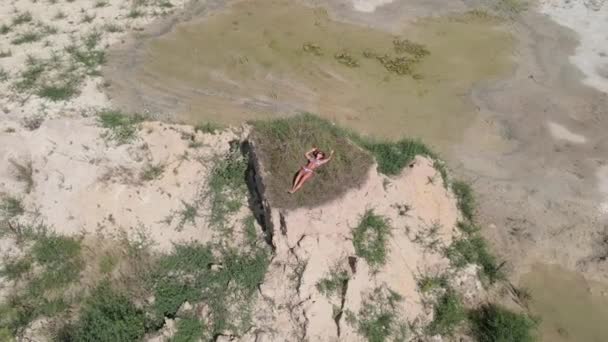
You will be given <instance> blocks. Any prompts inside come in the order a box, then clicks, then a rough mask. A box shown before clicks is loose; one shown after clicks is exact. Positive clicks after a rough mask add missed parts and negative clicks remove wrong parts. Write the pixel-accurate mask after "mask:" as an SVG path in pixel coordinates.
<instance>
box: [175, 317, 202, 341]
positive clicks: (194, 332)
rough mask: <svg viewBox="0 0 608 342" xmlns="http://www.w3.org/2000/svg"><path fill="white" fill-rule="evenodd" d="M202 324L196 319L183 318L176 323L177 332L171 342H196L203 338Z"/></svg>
mask: <svg viewBox="0 0 608 342" xmlns="http://www.w3.org/2000/svg"><path fill="white" fill-rule="evenodd" d="M203 329H204V327H203V323H202V322H201V321H200V320H199V319H197V318H196V317H184V318H182V319H180V320H179V321H178V322H177V332H176V333H175V335H174V336H173V338H171V342H191V341H198V340H199V339H200V338H201V337H202V336H203Z"/></svg>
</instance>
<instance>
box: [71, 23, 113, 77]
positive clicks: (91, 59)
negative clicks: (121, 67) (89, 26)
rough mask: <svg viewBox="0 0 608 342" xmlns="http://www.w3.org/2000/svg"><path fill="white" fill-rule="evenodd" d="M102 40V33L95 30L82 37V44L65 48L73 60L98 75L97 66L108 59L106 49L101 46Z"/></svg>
mask: <svg viewBox="0 0 608 342" xmlns="http://www.w3.org/2000/svg"><path fill="white" fill-rule="evenodd" d="M100 40H101V33H100V32H98V31H94V32H91V33H89V34H87V35H85V36H84V37H82V39H81V44H80V45H75V44H72V45H70V46H68V47H66V49H65V50H66V52H67V53H68V54H69V55H70V56H71V57H72V60H73V61H74V62H75V63H76V64H77V65H78V66H82V67H83V68H84V69H85V70H86V72H87V73H88V74H89V75H96V74H97V73H98V72H97V68H98V67H99V66H100V65H102V64H104V63H105V61H106V54H105V51H104V50H103V49H100V48H99V42H100Z"/></svg>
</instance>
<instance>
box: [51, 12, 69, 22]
mask: <svg viewBox="0 0 608 342" xmlns="http://www.w3.org/2000/svg"><path fill="white" fill-rule="evenodd" d="M65 18H67V14H65V12H62V11H57V13H55V15H54V16H53V19H54V20H61V19H65Z"/></svg>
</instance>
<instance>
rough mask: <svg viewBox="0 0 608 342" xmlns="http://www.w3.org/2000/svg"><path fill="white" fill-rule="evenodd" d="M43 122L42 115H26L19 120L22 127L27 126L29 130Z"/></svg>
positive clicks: (36, 127)
mask: <svg viewBox="0 0 608 342" xmlns="http://www.w3.org/2000/svg"><path fill="white" fill-rule="evenodd" d="M43 122H44V117H43V116H42V115H32V116H26V117H25V118H23V119H22V120H21V123H22V124H23V127H25V128H27V129H28V130H30V131H34V130H37V129H38V128H40V126H41V125H42V123H43Z"/></svg>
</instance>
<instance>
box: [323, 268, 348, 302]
mask: <svg viewBox="0 0 608 342" xmlns="http://www.w3.org/2000/svg"><path fill="white" fill-rule="evenodd" d="M349 279H350V275H349V274H348V271H346V270H345V269H343V268H341V267H340V266H339V265H336V266H334V267H332V268H331V269H330V270H329V274H328V275H327V277H326V278H322V279H321V280H319V281H318V282H317V284H316V288H317V291H319V292H320V293H322V294H323V295H325V296H327V297H334V296H341V295H342V291H343V289H344V286H345V284H346V283H347V282H348V280H349Z"/></svg>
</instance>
